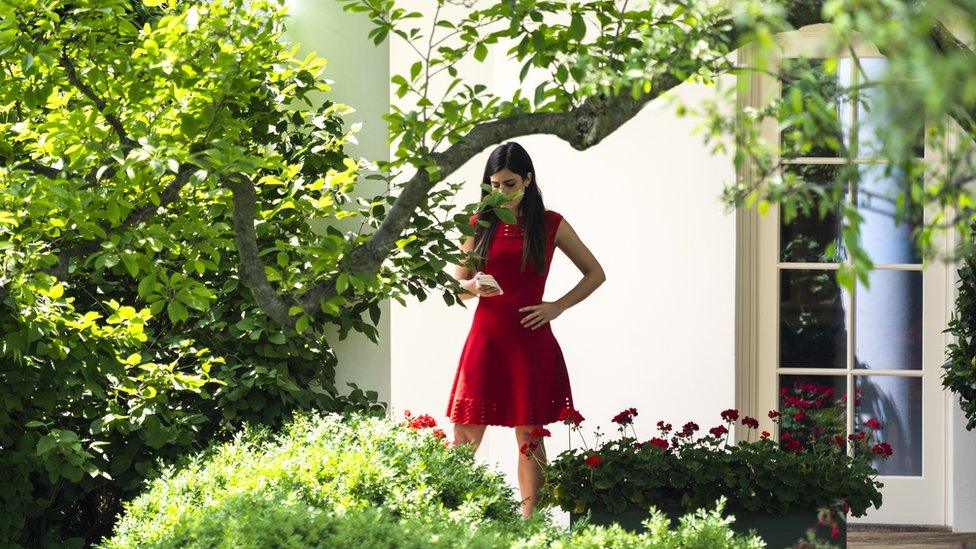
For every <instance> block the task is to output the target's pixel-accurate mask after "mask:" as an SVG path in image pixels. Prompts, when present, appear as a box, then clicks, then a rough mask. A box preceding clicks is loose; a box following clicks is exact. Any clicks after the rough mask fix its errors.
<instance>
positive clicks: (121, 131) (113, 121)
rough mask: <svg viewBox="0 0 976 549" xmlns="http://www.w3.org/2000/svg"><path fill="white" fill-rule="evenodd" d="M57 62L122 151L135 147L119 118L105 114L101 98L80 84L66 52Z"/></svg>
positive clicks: (63, 51) (62, 52) (104, 105)
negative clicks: (119, 143) (86, 99)
mask: <svg viewBox="0 0 976 549" xmlns="http://www.w3.org/2000/svg"><path fill="white" fill-rule="evenodd" d="M58 62H59V64H60V65H61V66H62V67H63V68H64V72H65V73H66V75H67V76H68V81H69V82H71V84H72V85H73V86H74V87H76V88H78V91H80V92H81V93H82V94H84V96H85V97H87V98H88V99H90V100H91V102H92V103H94V104H95V108H97V109H98V112H100V113H101V114H102V116H103V117H105V120H106V121H107V122H108V124H109V126H112V130H114V131H115V133H116V135H118V136H119V141H120V142H121V143H122V150H123V151H124V152H126V153H128V151H129V150H130V149H132V148H133V147H135V145H136V142H135V141H133V140H132V139H131V138H129V135H128V134H127V133H126V132H125V128H123V127H122V121H121V120H119V117H118V116H115V115H114V114H111V113H107V112H105V111H106V108H107V105H106V104H105V101H104V100H103V99H102V98H101V97H98V95H97V94H96V93H95V91H94V90H92V89H91V87H89V86H88V84H85V83H84V82H82V80H81V78H80V77H79V76H78V71H77V70H76V69H75V64H74V61H72V60H71V58H70V57H68V53H67V51H65V50H62V51H61V57H60V58H59V59H58Z"/></svg>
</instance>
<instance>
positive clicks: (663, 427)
mask: <svg viewBox="0 0 976 549" xmlns="http://www.w3.org/2000/svg"><path fill="white" fill-rule="evenodd" d="M657 428H658V429H660V430H661V432H664V433H667V432H669V431H670V430H671V428H672V427H671V424H670V423H664V421H663V420H662V421H659V422H657Z"/></svg>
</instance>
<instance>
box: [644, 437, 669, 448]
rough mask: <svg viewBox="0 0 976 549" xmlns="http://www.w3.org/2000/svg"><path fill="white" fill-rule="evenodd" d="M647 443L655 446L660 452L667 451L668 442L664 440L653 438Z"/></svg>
mask: <svg viewBox="0 0 976 549" xmlns="http://www.w3.org/2000/svg"><path fill="white" fill-rule="evenodd" d="M648 442H650V443H651V445H652V446H657V447H658V448H660V449H662V450H667V449H668V441H666V440H664V439H663V438H658V437H654V438H652V439H651V440H649V441H648Z"/></svg>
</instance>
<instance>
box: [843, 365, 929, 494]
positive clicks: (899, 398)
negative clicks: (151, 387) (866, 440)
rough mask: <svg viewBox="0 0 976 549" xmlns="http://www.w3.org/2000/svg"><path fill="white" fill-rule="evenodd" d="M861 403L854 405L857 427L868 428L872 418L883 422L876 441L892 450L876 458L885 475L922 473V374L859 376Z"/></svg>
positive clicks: (859, 428) (858, 385)
mask: <svg viewBox="0 0 976 549" xmlns="http://www.w3.org/2000/svg"><path fill="white" fill-rule="evenodd" d="M855 383H856V386H857V388H858V389H859V390H860V403H855V406H854V411H855V412H854V413H855V417H854V429H855V430H856V431H863V430H865V427H864V423H865V422H866V421H867V420H868V419H869V418H874V419H877V420H878V421H880V422H881V425H882V427H881V430H880V431H877V433H876V437H877V439H876V440H875V442H887V443H888V444H890V445H891V448H892V451H893V454H892V455H891V456H890V457H889V458H888V459H881V458H878V459H875V460H874V462H873V466H874V468H875V469H877V470H878V472H879V473H880V474H882V475H906V476H921V475H922V378H920V377H896V376H856V377H855Z"/></svg>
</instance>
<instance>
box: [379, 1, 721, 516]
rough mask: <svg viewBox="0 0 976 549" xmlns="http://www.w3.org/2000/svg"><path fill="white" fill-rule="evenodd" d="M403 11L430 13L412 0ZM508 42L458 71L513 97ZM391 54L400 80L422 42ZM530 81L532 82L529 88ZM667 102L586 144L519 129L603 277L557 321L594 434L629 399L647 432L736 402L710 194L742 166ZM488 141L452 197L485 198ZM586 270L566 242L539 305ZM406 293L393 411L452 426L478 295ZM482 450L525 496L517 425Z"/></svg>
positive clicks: (494, 431) (496, 432) (548, 194)
mask: <svg viewBox="0 0 976 549" xmlns="http://www.w3.org/2000/svg"><path fill="white" fill-rule="evenodd" d="M398 5H403V6H405V7H406V8H407V9H418V10H423V11H424V12H425V13H428V11H429V10H427V9H426V8H425V7H424V6H426V4H425V3H423V2H418V1H411V2H398ZM442 14H443V11H442ZM504 49H505V47H504V46H500V45H496V47H495V49H494V50H492V54H491V55H490V56H489V58H488V59H487V60H486V64H485V65H478V64H468V65H463V66H461V67H459V75H460V76H461V77H463V78H465V79H466V82H468V83H476V82H480V83H484V84H485V85H487V86H488V89H489V91H494V92H496V93H499V94H500V95H501V96H502V98H507V97H510V94H511V93H512V92H513V91H514V89H515V86H517V85H518V78H517V77H518V71H519V69H520V64H519V63H516V62H512V61H508V60H506V59H504V56H503V55H498V54H497V52H503V51H504ZM390 52H391V53H390V70H391V74H396V73H408V71H409V67H410V64H411V63H413V62H414V61H415V60H416V59H415V57H414V55H415V54H414V53H413V51H412V50H411V49H410V48H408V47H406V46H405V45H404V43H403V42H402V41H400V40H399V39H394V41H393V43H392V45H391V49H390ZM534 77H537V76H534V75H530V79H532V78H534ZM534 88H535V80H533V81H532V83H531V84H529V85H526V86H525V88H524V89H525V92H523V95H525V94H528V95H531V92H532V91H533V90H534ZM709 91H710V90H708V89H707V88H705V87H704V86H700V85H683V86H681V87H680V88H678V89H677V90H676V92H677V94H678V95H679V97H680V98H681V99H683V100H684V101H687V102H689V103H690V104H695V103H696V102H697V101H698V100H699V98H701V97H703V96H704V95H705V94H707V93H709ZM406 99H408V98H404V100H400V99H398V98H397V97H396V96H395V94H392V93H391V101H393V102H398V103H399V104H402V105H406V101H405V100H406ZM404 108H406V107H404ZM672 111H673V109H672V108H669V107H665V106H663V101H658V102H654V103H652V104H650V105H648V106H647V107H645V109H644V110H643V111H642V112H641V113H640V114H639V115H637V116H636V117H635V118H634V119H633V120H631V121H629V122H628V123H627V124H625V125H624V126H623V127H622V128H620V130H618V131H617V132H615V133H614V134H613V135H611V136H610V137H608V138H607V139H606V140H604V141H603V142H602V143H600V144H599V145H597V146H596V147H594V148H592V149H590V150H588V151H585V152H579V151H576V150H574V149H573V148H571V147H570V146H569V145H567V144H566V143H564V142H562V141H560V140H559V139H557V138H555V137H551V136H545V135H535V136H526V137H521V138H517V139H515V140H516V141H518V142H519V143H521V144H522V145H523V146H524V147H525V148H526V150H527V151H528V152H529V154H530V155H532V158H533V162H534V164H535V167H536V170H537V178H538V184H539V189H540V190H541V191H542V194H543V198H544V201H545V203H546V206H547V207H548V208H549V209H552V210H556V211H558V212H560V213H562V214H563V215H564V217H565V220H566V222H568V223H570V224H571V225H572V226H573V228H574V229H575V230H576V232H577V233H578V234H579V235H580V237H581V238H582V240H583V242H584V243H585V244H586V245H587V247H589V248H590V250H591V251H592V252H593V254H594V255H595V256H596V258H597V259H598V260H599V261H600V262H601V264H602V265H603V268H604V270H605V271H606V274H607V281H606V283H605V284H604V285H603V286H601V287H600V288H598V289H597V290H596V292H594V293H593V294H591V295H590V296H589V297H588V298H587V299H585V300H584V301H582V302H581V303H579V304H577V305H576V306H574V307H572V308H570V309H568V310H567V311H565V312H564V313H563V314H562V315H561V316H560V317H559V318H557V319H556V320H555V321H554V322H553V324H552V329H553V332H554V334H555V336H556V339H557V340H558V341H559V343H560V346H561V347H562V349H563V352H564V355H565V357H566V361H567V367H568V370H569V375H570V380H571V384H572V390H573V397H574V401H575V403H576V406H577V408H578V409H579V410H580V411H581V413H582V414H583V415H584V416H585V417H586V418H587V420H586V421H585V422H584V425H585V426H588V427H589V428H588V429H586V430H585V432H586V433H587V437H588V443H589V444H593V442H594V438H593V436H592V429H593V428H594V427H596V426H598V425H599V426H600V429H601V431H602V432H603V433H604V434H605V435H606V436H615V435H616V430H615V427H616V425H615V424H614V423H612V422H611V421H610V418H611V417H613V415H614V414H616V413H617V412H619V411H621V410H623V409H625V408H628V407H630V406H634V407H636V408H637V410H638V414H639V415H638V418H637V420H636V428H637V433H638V436H639V437H641V438H644V439H646V438H650V437H651V436H653V434H654V433H653V430H654V427H655V423H656V422H657V420H659V419H667V420H670V421H672V423H675V424H676V425H680V424H681V423H683V422H684V421H689V420H691V421H696V422H697V423H699V424H700V425H701V426H702V427H703V428H705V429H707V428H708V427H710V426H712V425H716V424H718V423H719V422H720V421H719V416H718V414H719V412H720V411H721V410H722V409H724V408H728V407H732V406H733V396H734V393H733V374H734V360H733V337H734V314H733V313H734V276H733V275H734V255H733V253H734V216H732V215H729V216H725V215H724V214H723V211H722V207H721V205H720V203H719V201H718V199H717V196H718V194H719V193H720V191H721V189H722V185H723V182H725V181H729V180H731V179H732V177H733V175H734V171H733V167H732V163H731V160H730V159H729V158H715V157H711V156H710V155H709V154H708V152H707V150H706V148H705V147H704V146H703V145H702V141H701V138H700V137H697V136H693V135H692V127H693V126H694V124H695V123H696V121H695V120H694V119H688V118H684V119H682V118H678V117H676V116H675V115H674V114H673V112H672ZM490 150H491V148H489V149H488V150H485V151H483V152H482V153H481V154H479V155H478V156H477V157H475V158H473V159H472V160H471V161H469V162H468V163H467V164H465V165H464V166H463V167H462V168H461V169H460V170H459V171H458V172H456V173H455V174H453V175H452V176H451V177H449V178H448V180H449V181H452V182H454V181H465V182H466V187H465V189H464V192H463V194H462V195H461V196H459V197H458V199H457V201H456V203H457V204H464V203H471V202H475V201H477V200H478V197H479V193H480V189H479V181H480V177H481V174H482V171H483V169H484V163H485V161H486V159H487V156H488V154H489V153H490ZM448 269H449V272H452V273H453V269H454V267H453V266H449V268H448ZM580 276H581V274H580V272H579V271H578V270H577V269H576V267H575V266H574V265H573V264H572V262H571V261H569V259H568V258H567V257H566V256H565V255H564V254H563V253H562V252H561V251H558V250H557V252H556V254H555V256H554V259H553V264H552V267H551V270H550V275H549V279H548V283H547V286H546V293H545V296H544V300H546V301H553V300H556V299H558V298H559V297H561V296H562V295H563V294H565V293H566V292H567V291H569V290H570V289H571V288H572V287H573V286H574V285H575V284H576V282H577V281H578V279H579V277H580ZM407 303H408V305H407V306H406V307H403V306H400V305H399V304H398V303H393V304H392V311H391V313H392V326H393V330H392V353H393V358H392V372H391V375H392V386H393V401H392V403H391V404H392V407H393V410H394V413H395V414H399V415H402V413H403V410H405V409H409V410H411V411H412V412H414V413H430V414H431V415H433V416H434V417H435V418H437V420H438V423H439V424H440V425H443V426H445V427H450V423H449V422H448V420H447V418H446V416H445V415H444V414H445V413H446V407H447V400H448V396H449V392H450V389H451V384H452V381H453V379H454V374H455V371H456V368H457V364H458V359H459V356H460V352H461V347H462V345H463V343H464V340H465V337H466V336H467V333H468V330H469V328H470V326H471V321H472V315H473V312H474V308H475V307H476V306H477V298H474V299H472V300H469V301H466V302H465V304H466V305H467V309H465V308H462V307H461V306H454V307H448V306H447V305H446V304H445V303H444V301H443V300H442V299H441V298H440V296H439V295H434V296H432V297H431V298H429V299H427V300H425V301H424V302H418V301H416V300H411V301H408V302H407ZM549 428H550V430H552V431H553V435H554V439H553V440H550V441H549V442H547V444H546V447H547V454H548V455H549V456H550V457H553V456H555V455H557V454H558V453H559V452H560V451H562V450H564V449H566V448H567V447H568V445H567V436H568V430H567V428H566V427H565V426H562V425H560V424H550V425H549ZM446 430H447V431H448V433H449V434H451V430H450V429H449V428H448V429H446ZM604 440H606V439H605V438H604ZM574 446H577V447H578V446H580V444H579V441H578V440H574ZM478 459H479V460H482V461H484V462H486V463H495V464H497V465H498V466H499V467H500V468H501V469H502V470H503V471H505V473H506V474H507V475H509V478H510V480H511V482H512V486H513V487H514V488H515V489H516V492H515V493H516V495H518V491H517V480H516V478H517V477H516V476H515V475H516V465H517V460H518V447H517V445H516V442H515V435H514V430H513V429H512V428H510V427H502V426H491V427H489V428H488V430H487V432H486V435H485V438H484V440H483V443H482V446H481V448H480V449H479V451H478ZM563 519H565V517H563Z"/></svg>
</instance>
